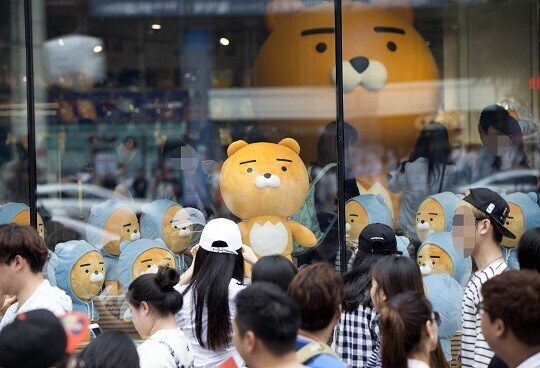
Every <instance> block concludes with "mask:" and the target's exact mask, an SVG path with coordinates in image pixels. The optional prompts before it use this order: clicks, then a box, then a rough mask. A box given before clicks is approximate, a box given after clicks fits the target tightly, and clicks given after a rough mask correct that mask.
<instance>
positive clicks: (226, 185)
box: [220, 138, 309, 219]
mask: <svg viewBox="0 0 540 368" xmlns="http://www.w3.org/2000/svg"><path fill="white" fill-rule="evenodd" d="M299 153H300V146H299V145H298V143H297V142H296V141H295V140H294V139H292V138H285V139H283V140H282V141H281V142H279V143H278V144H274V143H252V144H247V143H246V142H244V141H236V142H233V143H232V144H231V145H230V146H229V148H228V149H227V155H228V156H229V157H228V158H227V160H225V162H224V163H223V167H222V169H221V177H220V187H221V195H222V196H223V200H224V201H225V204H226V205H227V208H229V210H230V211H231V212H232V213H233V214H234V215H235V216H237V217H239V218H241V219H249V218H252V217H256V216H265V215H275V216H282V217H290V216H292V215H293V214H294V213H295V212H296V211H298V210H299V209H300V207H301V206H302V204H303V203H304V200H305V198H306V196H307V192H308V187H309V178H308V173H307V170H306V167H305V166H304V163H303V162H302V160H301V159H300V156H298V154H299Z"/></svg>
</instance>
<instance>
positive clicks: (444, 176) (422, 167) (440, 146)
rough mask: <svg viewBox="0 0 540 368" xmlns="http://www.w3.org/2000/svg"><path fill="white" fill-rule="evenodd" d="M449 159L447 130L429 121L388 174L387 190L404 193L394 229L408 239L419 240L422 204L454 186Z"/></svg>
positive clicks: (454, 180)
mask: <svg viewBox="0 0 540 368" xmlns="http://www.w3.org/2000/svg"><path fill="white" fill-rule="evenodd" d="M449 156H450V141H449V138H448V131H447V130H446V128H445V127H444V125H442V124H440V123H437V122H434V121H432V122H430V123H429V124H426V125H425V126H424V127H423V128H422V131H421V132H420V135H419V136H418V139H417V140H416V143H415V145H414V148H413V150H412V151H411V154H410V155H409V158H408V159H407V160H405V161H403V162H402V163H401V164H400V165H399V167H398V169H397V170H396V171H393V172H391V173H389V174H388V189H390V191H392V192H395V193H397V192H401V191H402V192H403V198H402V200H401V205H400V207H399V219H398V223H397V227H398V228H400V229H402V230H403V231H404V235H405V236H407V237H408V238H409V239H413V240H418V237H417V235H416V213H417V211H418V207H420V204H421V203H422V201H423V200H424V199H425V198H426V197H427V196H429V195H432V194H436V193H439V192H442V191H445V190H448V189H450V188H452V187H453V186H454V185H455V184H456V167H455V166H454V165H452V164H451V163H450V161H449Z"/></svg>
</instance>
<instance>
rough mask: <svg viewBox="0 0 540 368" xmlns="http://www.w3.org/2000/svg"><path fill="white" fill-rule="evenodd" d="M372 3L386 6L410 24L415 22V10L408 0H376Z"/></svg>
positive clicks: (382, 6)
mask: <svg viewBox="0 0 540 368" xmlns="http://www.w3.org/2000/svg"><path fill="white" fill-rule="evenodd" d="M372 4H373V5H375V6H377V7H381V8H386V9H387V10H388V11H390V12H392V13H394V14H395V15H396V16H398V17H399V18H401V19H403V20H404V21H406V22H407V23H409V24H413V23H414V12H413V9H412V7H411V6H410V4H409V1H407V0H405V1H403V0H375V2H372Z"/></svg>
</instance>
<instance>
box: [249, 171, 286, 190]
mask: <svg viewBox="0 0 540 368" xmlns="http://www.w3.org/2000/svg"><path fill="white" fill-rule="evenodd" d="M255 186H256V187H257V188H258V189H264V188H268V187H270V188H279V187H280V186H281V179H280V178H279V176H277V175H274V174H270V173H265V174H263V175H259V176H257V177H256V178H255Z"/></svg>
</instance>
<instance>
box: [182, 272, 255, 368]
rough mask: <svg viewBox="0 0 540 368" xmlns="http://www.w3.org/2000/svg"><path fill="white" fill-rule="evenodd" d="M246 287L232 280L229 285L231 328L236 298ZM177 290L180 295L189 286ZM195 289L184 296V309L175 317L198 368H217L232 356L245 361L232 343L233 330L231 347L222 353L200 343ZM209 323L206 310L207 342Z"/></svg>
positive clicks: (204, 337) (204, 322)
mask: <svg viewBox="0 0 540 368" xmlns="http://www.w3.org/2000/svg"><path fill="white" fill-rule="evenodd" d="M244 287H245V286H243V285H239V284H238V281H236V280H235V279H231V281H230V283H229V312H230V319H231V326H232V321H233V318H234V315H235V313H236V305H235V303H234V298H235V297H236V294H238V293H239V292H240V291H241V290H243V289H244ZM175 288H176V290H178V291H179V292H180V293H183V292H184V290H185V289H186V288H187V285H182V286H176V287H175ZM192 290H193V289H189V290H188V292H187V293H186V295H184V305H183V306H182V309H180V312H178V313H177V314H176V315H175V318H176V325H177V326H178V327H180V328H181V329H182V331H184V333H185V334H186V338H187V341H188V343H189V344H190V345H191V347H192V348H193V357H194V362H195V367H196V368H211V367H215V366H216V365H218V364H219V363H221V362H223V361H224V360H226V359H227V358H229V357H230V356H233V355H234V357H235V360H236V361H243V360H242V357H241V356H240V354H238V352H237V351H236V348H235V347H234V345H233V343H232V329H231V331H230V335H231V345H230V346H229V347H228V348H226V349H224V350H221V351H213V350H210V349H207V348H203V347H202V346H201V345H200V344H199V341H198V340H197V333H196V330H195V305H194V304H193V293H192ZM207 323H208V315H207V311H206V309H205V310H204V313H203V317H202V324H203V326H202V331H203V340H206V330H207Z"/></svg>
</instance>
